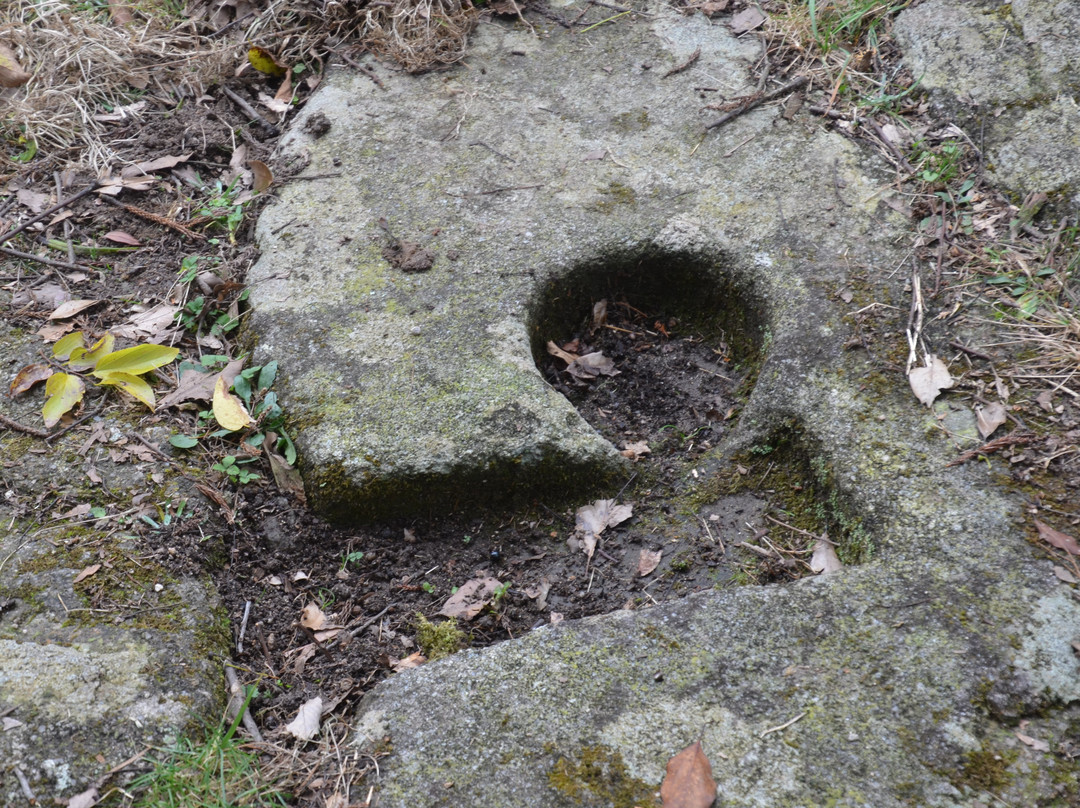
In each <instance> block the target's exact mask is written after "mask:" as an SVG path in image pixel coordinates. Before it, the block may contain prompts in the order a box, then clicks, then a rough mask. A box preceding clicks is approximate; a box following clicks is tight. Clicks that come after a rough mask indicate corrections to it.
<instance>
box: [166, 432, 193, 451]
mask: <svg viewBox="0 0 1080 808" xmlns="http://www.w3.org/2000/svg"><path fill="white" fill-rule="evenodd" d="M169 443H171V444H172V445H173V446H175V447H176V448H177V449H192V448H194V447H196V446H198V445H199V440H198V438H193V437H191V435H173V436H172V437H171V438H169Z"/></svg>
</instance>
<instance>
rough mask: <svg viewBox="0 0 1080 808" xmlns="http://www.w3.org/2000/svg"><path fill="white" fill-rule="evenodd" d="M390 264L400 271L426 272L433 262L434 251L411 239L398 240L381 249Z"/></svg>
mask: <svg viewBox="0 0 1080 808" xmlns="http://www.w3.org/2000/svg"><path fill="white" fill-rule="evenodd" d="M382 255H383V258H385V259H386V260H387V261H389V262H390V266H392V267H394V268H396V269H400V270H401V271H402V272H427V271H428V270H429V269H431V267H432V266H433V265H434V264H435V253H433V252H432V251H431V250H428V249H425V248H424V247H421V246H420V245H419V244H417V243H415V242H412V241H399V242H397V243H396V244H392V245H390V246H389V247H386V248H385V249H384V250H383V251H382Z"/></svg>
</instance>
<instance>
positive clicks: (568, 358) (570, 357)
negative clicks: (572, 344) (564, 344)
mask: <svg viewBox="0 0 1080 808" xmlns="http://www.w3.org/2000/svg"><path fill="white" fill-rule="evenodd" d="M547 352H548V353H549V354H551V355H552V356H554V357H557V358H559V359H561V360H562V361H564V362H565V363H566V364H568V365H569V364H570V363H571V362H576V361H577V359H578V356H577V354H572V353H568V352H567V351H564V350H563V349H562V348H560V347H559V346H558V345H556V344H555V343H554V342H553V341H552V340H548V343H547Z"/></svg>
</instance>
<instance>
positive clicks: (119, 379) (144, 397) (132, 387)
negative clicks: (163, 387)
mask: <svg viewBox="0 0 1080 808" xmlns="http://www.w3.org/2000/svg"><path fill="white" fill-rule="evenodd" d="M94 375H95V376H99V377H100V378H101V381H100V382H99V384H109V385H113V386H115V387H119V388H120V389H121V390H123V391H124V392H125V393H127V394H128V395H129V396H134V397H135V398H137V399H138V400H139V401H141V402H142V403H143V404H145V405H146V406H147V407H149V408H150V409H154V404H156V403H157V401H156V399H155V398H154V391H153V390H151V389H150V385H149V384H147V383H146V379H140V378H139V377H138V376H136V375H135V374H133V373H124V372H122V371H119V370H113V371H109V372H107V373H100V372H98V371H96V370H95V371H94Z"/></svg>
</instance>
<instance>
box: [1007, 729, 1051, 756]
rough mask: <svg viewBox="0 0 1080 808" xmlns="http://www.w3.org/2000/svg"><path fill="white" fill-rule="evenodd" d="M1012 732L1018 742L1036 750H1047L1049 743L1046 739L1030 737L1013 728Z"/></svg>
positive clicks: (1048, 749)
mask: <svg viewBox="0 0 1080 808" xmlns="http://www.w3.org/2000/svg"><path fill="white" fill-rule="evenodd" d="M1013 734H1014V735H1015V736H1016V737H1017V739H1018V740H1019V741H1020V743H1022V744H1025V745H1027V746H1030V747H1031V748H1032V749H1034V750H1035V751H1036V752H1049V751H1050V744H1048V743H1047V742H1046V741H1040V740H1038V739H1037V738H1032V737H1031V736H1030V735H1025V734H1024V733H1022V732H1020V731H1019V730H1013Z"/></svg>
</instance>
